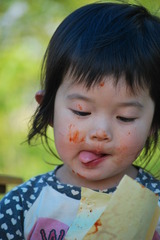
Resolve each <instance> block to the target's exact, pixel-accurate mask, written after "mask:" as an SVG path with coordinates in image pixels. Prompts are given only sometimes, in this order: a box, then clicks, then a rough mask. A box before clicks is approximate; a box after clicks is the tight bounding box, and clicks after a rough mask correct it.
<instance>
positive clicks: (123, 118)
mask: <svg viewBox="0 0 160 240" xmlns="http://www.w3.org/2000/svg"><path fill="white" fill-rule="evenodd" d="M117 119H118V120H120V121H122V122H133V121H134V120H135V119H136V118H127V117H117Z"/></svg>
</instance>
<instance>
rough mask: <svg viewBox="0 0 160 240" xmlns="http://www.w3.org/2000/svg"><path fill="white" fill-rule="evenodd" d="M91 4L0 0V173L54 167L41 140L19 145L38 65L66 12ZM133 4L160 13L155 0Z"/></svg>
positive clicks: (86, 0) (36, 82)
mask: <svg viewBox="0 0 160 240" xmlns="http://www.w3.org/2000/svg"><path fill="white" fill-rule="evenodd" d="M91 2H94V1H89V0H57V1H56V0H45V1H44V0H36V1H32V0H28V1H27V0H19V1H17V0H0V174H2V173H3V174H10V175H13V176H19V177H23V179H24V180H27V179H28V178H30V177H32V176H34V175H37V174H40V173H44V172H46V171H50V170H52V169H53V167H54V166H53V165H51V164H52V163H55V159H54V158H53V156H51V155H50V154H49V153H47V152H46V151H45V149H44V148H43V147H42V146H41V144H37V146H36V147H29V146H28V145H27V143H23V144H21V143H22V142H24V141H25V139H26V136H27V131H28V122H29V119H30V117H31V115H32V114H33V112H34V110H35V108H36V102H35V100H34V94H35V92H36V91H38V90H39V89H40V82H39V78H40V67H41V62H42V58H43V55H44V52H45V50H46V47H47V44H48V42H49V40H50V38H51V36H52V34H53V32H54V30H55V29H56V27H57V26H58V24H59V23H60V22H61V21H62V19H64V17H65V16H67V15H68V14H69V13H70V12H72V11H73V10H75V9H76V8H78V7H80V6H82V5H85V4H87V3H91ZM126 2H136V1H126ZM137 2H138V3H139V2H140V3H142V4H143V5H145V6H146V7H147V8H149V9H150V10H151V11H153V12H157V15H158V14H159V12H158V11H159V7H160V2H159V0H154V1H150V0H139V1H137ZM49 131H50V132H52V129H50V130H49ZM51 134H52V133H51ZM46 162H49V163H51V164H47V163H46Z"/></svg>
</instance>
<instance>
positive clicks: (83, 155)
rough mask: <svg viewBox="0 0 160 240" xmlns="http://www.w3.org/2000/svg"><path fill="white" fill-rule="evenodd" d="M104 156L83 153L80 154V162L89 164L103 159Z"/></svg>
mask: <svg viewBox="0 0 160 240" xmlns="http://www.w3.org/2000/svg"><path fill="white" fill-rule="evenodd" d="M102 156H103V154H96V153H93V152H88V151H82V152H81V153H80V154H79V160H80V162H82V163H89V162H91V161H94V160H96V159H98V158H100V157H102Z"/></svg>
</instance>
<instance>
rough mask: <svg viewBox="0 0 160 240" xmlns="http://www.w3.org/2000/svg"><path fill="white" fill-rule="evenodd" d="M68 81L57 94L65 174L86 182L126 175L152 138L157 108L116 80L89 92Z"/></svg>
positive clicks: (58, 138)
mask: <svg viewBox="0 0 160 240" xmlns="http://www.w3.org/2000/svg"><path fill="white" fill-rule="evenodd" d="M72 81H73V80H72V77H69V76H66V77H65V79H64V81H63V83H62V84H61V86H60V88H59V89H58V91H57V95H56V99H55V111H54V122H53V126H54V135H55V144H56V147H57V151H58V153H59V156H60V158H61V160H62V161H63V162H64V164H65V166H67V167H66V169H67V170H66V171H68V172H70V174H72V175H73V174H76V176H80V177H81V178H83V179H85V180H86V181H87V180H88V181H99V180H104V179H108V178H110V177H113V176H116V175H119V174H121V173H124V174H125V173H127V171H128V169H129V168H130V166H131V164H132V162H133V161H134V160H135V159H136V157H137V155H138V154H139V153H140V151H141V150H142V148H143V147H144V145H145V142H146V139H147V137H148V136H149V135H150V132H151V124H152V119H153V114H154V102H153V101H152V99H151V97H150V96H149V92H148V90H147V89H145V90H142V89H140V90H139V91H137V93H136V95H135V94H133V92H132V93H131V91H129V89H128V88H126V85H125V81H124V80H123V79H121V80H120V81H119V83H118V85H117V86H115V85H114V84H113V79H112V77H106V78H104V79H103V81H102V82H101V83H100V84H99V85H96V86H94V87H91V88H90V89H89V90H87V89H86V88H85V87H84V85H82V84H73V82H72Z"/></svg>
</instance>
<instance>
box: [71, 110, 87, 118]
mask: <svg viewBox="0 0 160 240" xmlns="http://www.w3.org/2000/svg"><path fill="white" fill-rule="evenodd" d="M72 112H73V113H74V114H76V115H78V116H82V117H83V116H88V115H90V114H91V113H90V112H82V111H77V110H72Z"/></svg>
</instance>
